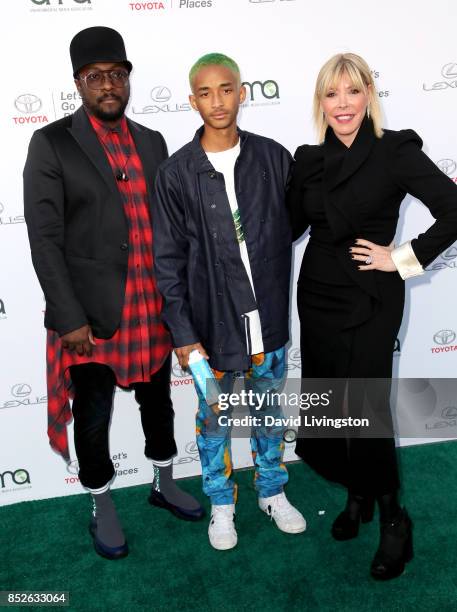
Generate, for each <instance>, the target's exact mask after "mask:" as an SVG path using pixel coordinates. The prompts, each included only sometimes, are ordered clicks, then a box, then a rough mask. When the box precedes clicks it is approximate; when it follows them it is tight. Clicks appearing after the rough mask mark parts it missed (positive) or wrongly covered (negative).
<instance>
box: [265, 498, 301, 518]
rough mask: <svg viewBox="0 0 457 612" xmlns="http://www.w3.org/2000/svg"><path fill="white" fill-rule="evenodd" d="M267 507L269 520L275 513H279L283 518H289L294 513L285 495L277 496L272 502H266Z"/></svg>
mask: <svg viewBox="0 0 457 612" xmlns="http://www.w3.org/2000/svg"><path fill="white" fill-rule="evenodd" d="M268 509H269V511H270V520H271V521H272V520H273V518H274V515H275V514H281V515H282V517H283V518H290V517H292V516H293V515H294V514H295V512H294V508H293V506H292V505H291V504H290V503H289V502H288V501H287V499H286V498H285V497H277V498H276V499H275V501H274V502H273V504H268Z"/></svg>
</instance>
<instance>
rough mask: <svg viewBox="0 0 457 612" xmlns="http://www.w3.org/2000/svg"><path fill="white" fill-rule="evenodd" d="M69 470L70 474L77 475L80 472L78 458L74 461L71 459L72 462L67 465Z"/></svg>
mask: <svg viewBox="0 0 457 612" xmlns="http://www.w3.org/2000/svg"><path fill="white" fill-rule="evenodd" d="M67 472H68V473H69V474H75V475H76V476H77V475H78V474H79V464H78V461H77V460H76V459H75V460H74V461H70V463H69V464H68V465H67Z"/></svg>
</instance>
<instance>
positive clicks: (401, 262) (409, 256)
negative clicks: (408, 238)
mask: <svg viewBox="0 0 457 612" xmlns="http://www.w3.org/2000/svg"><path fill="white" fill-rule="evenodd" d="M391 255H392V261H393V262H394V264H395V267H396V268H397V270H398V273H399V274H400V276H401V277H402V279H403V280H406V279H407V278H411V277H413V276H420V275H421V274H424V268H423V267H422V266H421V264H420V262H419V260H418V259H417V257H416V255H415V254H414V251H413V247H412V246H411V242H405V243H404V244H401V245H400V246H399V247H397V248H396V249H394V250H393V251H392V253H391Z"/></svg>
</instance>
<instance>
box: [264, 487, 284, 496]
mask: <svg viewBox="0 0 457 612" xmlns="http://www.w3.org/2000/svg"><path fill="white" fill-rule="evenodd" d="M283 491H284V487H275V488H274V489H268V491H265V489H264V490H262V491H259V497H262V498H265V497H273V496H274V495H279V494H280V493H283Z"/></svg>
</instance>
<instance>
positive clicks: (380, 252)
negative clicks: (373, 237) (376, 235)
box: [349, 238, 397, 272]
mask: <svg viewBox="0 0 457 612" xmlns="http://www.w3.org/2000/svg"><path fill="white" fill-rule="evenodd" d="M355 244H356V246H355V247H351V248H350V249H349V252H350V253H351V256H352V259H355V260H356V261H361V262H363V265H361V266H359V270H362V271H363V270H381V272H396V271H397V268H396V266H395V264H394V262H393V259H392V255H391V253H392V251H393V250H394V243H393V242H391V243H390V244H389V246H381V245H380V244H375V243H374V242H370V241H369V240H363V238H357V240H356V241H355ZM367 257H371V263H365V262H366V260H367Z"/></svg>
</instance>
